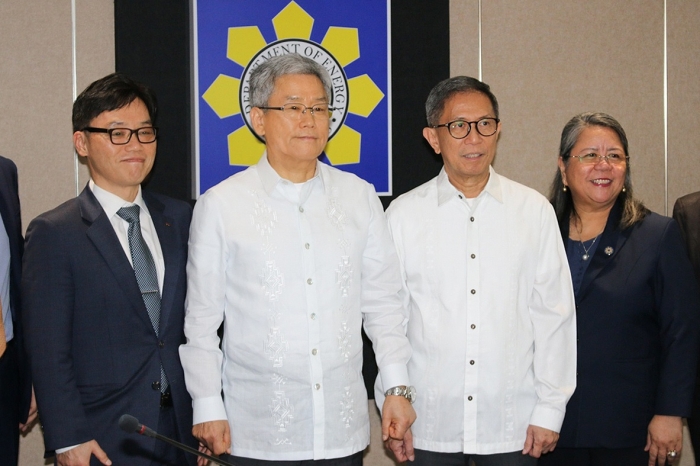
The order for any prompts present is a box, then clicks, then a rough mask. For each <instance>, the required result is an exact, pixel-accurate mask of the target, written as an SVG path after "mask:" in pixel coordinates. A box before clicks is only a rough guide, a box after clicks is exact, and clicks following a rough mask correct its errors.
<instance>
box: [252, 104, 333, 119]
mask: <svg viewBox="0 0 700 466" xmlns="http://www.w3.org/2000/svg"><path fill="white" fill-rule="evenodd" d="M258 108H260V109H263V110H281V111H282V112H283V113H284V115H285V116H286V117H287V118H291V119H292V120H300V119H301V116H302V115H306V111H307V110H308V111H310V112H311V116H314V117H316V118H321V119H324V120H328V119H329V118H330V117H331V113H333V110H335V109H334V108H332V107H329V106H328V104H316V105H312V106H311V107H307V106H306V105H304V104H297V103H288V104H284V105H282V106H281V107H258Z"/></svg>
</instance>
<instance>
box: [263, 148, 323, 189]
mask: <svg viewBox="0 0 700 466" xmlns="http://www.w3.org/2000/svg"><path fill="white" fill-rule="evenodd" d="M257 169H258V175H259V176H260V181H261V182H262V185H263V188H264V189H265V192H266V193H267V194H268V195H271V194H272V192H273V191H274V190H275V188H276V187H277V185H278V184H279V183H280V182H282V181H288V180H284V178H282V177H281V176H279V174H277V172H276V171H275V169H274V168H272V165H270V161H269V160H267V151H265V152H264V153H263V155H262V157H261V158H260V160H259V161H258V164H257ZM316 180H318V181H316ZM311 181H314V182H320V183H321V186H323V187H324V188H325V186H326V183H325V182H324V173H323V170H322V169H321V162H319V161H318V160H316V172H315V173H314V176H313V178H311V179H309V180H307V183H308V182H311Z"/></svg>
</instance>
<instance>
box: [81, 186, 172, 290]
mask: <svg viewBox="0 0 700 466" xmlns="http://www.w3.org/2000/svg"><path fill="white" fill-rule="evenodd" d="M89 186H90V190H91V191H92V194H94V195H95V197H96V198H97V202H99V203H100V205H101V206H102V210H104V211H105V214H107V218H108V219H109V221H110V222H111V223H112V227H114V232H115V233H116V234H117V238H119V243H120V244H121V245H122V249H124V254H126V257H127V258H128V259H129V263H130V264H131V266H132V267H133V266H134V264H133V263H132V261H131V249H130V248H129V222H127V221H126V220H124V219H123V218H121V217H120V216H119V215H118V214H117V211H118V210H119V209H121V208H122V207H129V206H132V205H134V204H136V205H138V206H139V207H140V210H139V223H140V224H141V235H142V236H143V239H144V241H146V245H148V249H150V251H151V256H153V261H154V262H155V264H156V273H157V274H158V287H159V288H160V294H161V295H162V294H163V279H164V278H165V260H164V259H163V250H162V249H161V248H160V240H159V239H158V233H157V232H156V227H155V226H154V225H153V219H152V218H151V214H150V213H149V211H148V207H146V203H145V202H144V200H143V197H142V195H141V186H139V192H138V194H136V199H134V202H128V201H125V200H124V199H122V198H121V197H119V196H117V195H116V194H112V193H110V192H109V191H106V190H104V189H102V188H100V187H99V186H97V185H96V184H95V182H94V181H92V179H91V180H90V182H89Z"/></svg>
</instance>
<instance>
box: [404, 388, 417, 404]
mask: <svg viewBox="0 0 700 466" xmlns="http://www.w3.org/2000/svg"><path fill="white" fill-rule="evenodd" d="M406 398H408V401H410V402H411V403H413V402H414V401H416V388H415V387H413V386H410V387H407V388H406Z"/></svg>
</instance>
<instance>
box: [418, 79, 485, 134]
mask: <svg viewBox="0 0 700 466" xmlns="http://www.w3.org/2000/svg"><path fill="white" fill-rule="evenodd" d="M469 92H479V93H481V94H484V95H485V96H486V97H488V98H489V100H490V101H491V107H493V113H494V114H495V115H494V116H495V117H496V118H498V100H496V96H495V95H493V92H491V87H489V85H488V84H485V83H482V82H481V81H479V80H478V79H475V78H471V77H469V76H455V77H454V78H448V79H445V80H443V81H440V82H439V83H438V84H437V85H436V86H435V87H434V88H433V89H432V90H431V91H430V94H428V99H427V100H426V101H425V116H426V119H427V120H428V126H435V125H437V124H438V123H439V121H440V117H441V116H442V112H443V111H444V110H445V103H446V102H447V100H448V99H450V98H451V97H452V96H453V95H455V94H461V93H469Z"/></svg>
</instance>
